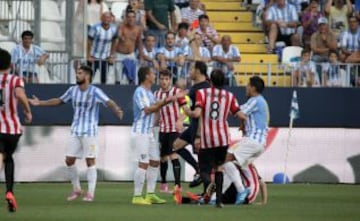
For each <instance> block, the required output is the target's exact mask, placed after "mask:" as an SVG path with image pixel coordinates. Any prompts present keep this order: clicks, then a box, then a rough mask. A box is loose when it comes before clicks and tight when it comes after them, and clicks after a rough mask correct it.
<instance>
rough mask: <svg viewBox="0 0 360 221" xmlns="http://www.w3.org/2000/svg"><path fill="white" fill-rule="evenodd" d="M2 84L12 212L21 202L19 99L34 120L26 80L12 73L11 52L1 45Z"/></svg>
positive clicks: (0, 123)
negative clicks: (16, 191) (16, 187)
mask: <svg viewBox="0 0 360 221" xmlns="http://www.w3.org/2000/svg"><path fill="white" fill-rule="evenodd" d="M0 58H1V62H0V85H1V110H0V112H1V115H0V116H1V117H0V169H2V168H3V165H4V164H5V169H4V172H5V184H6V195H5V200H6V201H7V203H8V210H9V212H15V211H16V209H17V203H16V199H15V196H14V192H13V188H14V169H15V165H14V159H13V154H14V153H15V151H16V148H17V145H18V142H19V139H20V137H21V134H22V132H23V130H22V126H21V123H20V119H19V112H18V105H17V103H18V101H19V102H20V104H21V106H22V108H23V112H24V115H25V122H27V123H31V120H32V114H31V109H30V105H29V103H28V99H27V97H26V93H25V89H24V81H23V80H22V79H21V78H19V77H17V76H15V75H11V74H9V71H10V65H11V57H10V54H9V52H7V51H5V50H2V49H0Z"/></svg>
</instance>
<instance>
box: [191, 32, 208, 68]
mask: <svg viewBox="0 0 360 221" xmlns="http://www.w3.org/2000/svg"><path fill="white" fill-rule="evenodd" d="M188 48H189V53H188V56H187V60H188V61H202V62H204V63H208V62H210V61H211V54H210V51H209V50H208V49H207V48H206V47H204V46H202V40H201V36H200V34H198V33H195V34H194V38H193V39H191V41H190V47H188Z"/></svg>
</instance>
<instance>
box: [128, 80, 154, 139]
mask: <svg viewBox="0 0 360 221" xmlns="http://www.w3.org/2000/svg"><path fill="white" fill-rule="evenodd" d="M155 102H156V98H155V96H154V94H153V93H152V91H151V90H148V89H145V88H144V87H143V86H139V87H137V88H136V90H135V92H134V96H133V111H134V122H133V125H132V129H131V131H132V132H133V133H137V134H150V133H151V132H152V131H151V130H152V128H153V126H154V114H153V113H150V114H146V113H145V111H144V109H145V107H149V106H151V105H152V104H154V103H155Z"/></svg>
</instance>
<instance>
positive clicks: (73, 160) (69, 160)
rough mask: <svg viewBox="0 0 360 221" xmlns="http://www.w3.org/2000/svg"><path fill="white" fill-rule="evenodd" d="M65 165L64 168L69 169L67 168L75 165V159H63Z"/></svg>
mask: <svg viewBox="0 0 360 221" xmlns="http://www.w3.org/2000/svg"><path fill="white" fill-rule="evenodd" d="M65 164H66V166H68V167H69V166H72V165H74V164H75V159H73V158H69V157H66V159H65Z"/></svg>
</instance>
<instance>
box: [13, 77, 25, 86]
mask: <svg viewBox="0 0 360 221" xmlns="http://www.w3.org/2000/svg"><path fill="white" fill-rule="evenodd" d="M15 87H22V88H24V87H25V83H24V80H23V79H22V78H19V77H17V78H16V80H15Z"/></svg>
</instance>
